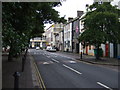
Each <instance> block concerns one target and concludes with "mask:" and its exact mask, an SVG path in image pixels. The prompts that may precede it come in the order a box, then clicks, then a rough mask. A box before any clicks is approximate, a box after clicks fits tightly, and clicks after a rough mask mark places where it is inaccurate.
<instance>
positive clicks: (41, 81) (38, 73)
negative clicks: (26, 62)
mask: <svg viewBox="0 0 120 90" xmlns="http://www.w3.org/2000/svg"><path fill="white" fill-rule="evenodd" d="M34 65H35V68H36V70H37V75H38V77H39V79H38V81H39V84H40V88H42V90H46V87H45V84H44V82H43V79H42V77H41V75H40V72H39V70H38V68H37V65H36V64H35V62H34Z"/></svg>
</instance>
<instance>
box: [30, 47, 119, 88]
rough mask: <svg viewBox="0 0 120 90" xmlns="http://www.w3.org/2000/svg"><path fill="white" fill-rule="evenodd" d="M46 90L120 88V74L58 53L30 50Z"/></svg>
mask: <svg viewBox="0 0 120 90" xmlns="http://www.w3.org/2000/svg"><path fill="white" fill-rule="evenodd" d="M29 52H30V54H31V55H32V56H33V57H34V59H35V62H36V64H37V67H38V69H39V72H40V74H41V77H42V80H43V82H44V84H45V87H46V88H101V89H103V88H105V89H109V90H112V89H113V88H118V72H117V71H114V70H112V69H109V68H104V67H99V66H97V65H92V64H88V63H83V62H79V61H77V60H75V59H74V58H70V57H68V56H66V55H60V54H59V53H56V52H48V51H45V50H35V49H30V50H29Z"/></svg>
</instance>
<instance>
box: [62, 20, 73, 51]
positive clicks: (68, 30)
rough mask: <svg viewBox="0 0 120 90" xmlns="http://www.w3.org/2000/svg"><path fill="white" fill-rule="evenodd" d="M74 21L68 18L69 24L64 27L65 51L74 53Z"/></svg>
mask: <svg viewBox="0 0 120 90" xmlns="http://www.w3.org/2000/svg"><path fill="white" fill-rule="evenodd" d="M72 20H73V18H68V22H67V23H66V24H65V25H64V51H67V52H68V51H69V52H72Z"/></svg>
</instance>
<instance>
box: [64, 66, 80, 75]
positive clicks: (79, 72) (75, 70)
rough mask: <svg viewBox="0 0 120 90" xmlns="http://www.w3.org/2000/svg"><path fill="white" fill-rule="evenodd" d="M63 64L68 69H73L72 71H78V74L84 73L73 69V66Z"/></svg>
mask: <svg viewBox="0 0 120 90" xmlns="http://www.w3.org/2000/svg"><path fill="white" fill-rule="evenodd" d="M63 66H64V67H66V68H68V69H70V70H72V71H74V72H76V73H77V74H82V73H80V72H79V71H77V70H75V69H73V68H71V67H69V66H67V65H65V64H63Z"/></svg>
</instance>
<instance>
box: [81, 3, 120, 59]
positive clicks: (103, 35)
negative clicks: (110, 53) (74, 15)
mask: <svg viewBox="0 0 120 90" xmlns="http://www.w3.org/2000/svg"><path fill="white" fill-rule="evenodd" d="M119 18H120V10H118V9H117V8H116V7H115V6H112V5H111V4H110V2H103V3H102V4H98V3H97V2H96V3H93V5H91V6H89V7H88V12H87V13H86V15H85V16H84V17H83V18H82V21H83V22H84V29H85V31H84V32H83V33H82V34H81V35H80V37H79V41H80V42H84V43H85V44H90V45H94V46H95V47H96V48H97V55H96V59H99V47H100V45H101V44H102V43H103V44H104V43H106V42H107V41H109V42H111V43H119V42H120V37H119V35H120V22H119Z"/></svg>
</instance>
